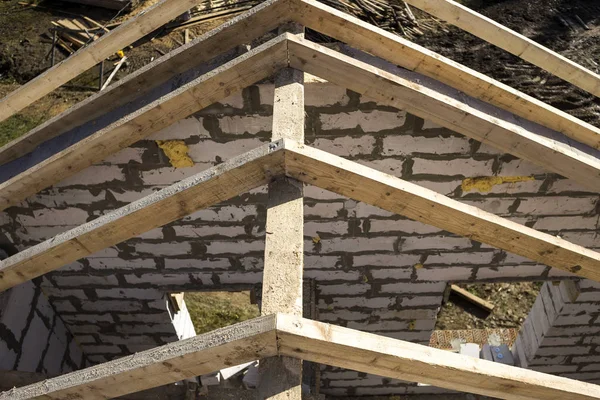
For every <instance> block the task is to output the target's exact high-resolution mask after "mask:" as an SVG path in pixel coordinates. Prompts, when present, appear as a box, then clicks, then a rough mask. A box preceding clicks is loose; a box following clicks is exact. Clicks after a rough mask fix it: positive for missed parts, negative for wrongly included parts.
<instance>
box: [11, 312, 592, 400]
mask: <svg viewBox="0 0 600 400" xmlns="http://www.w3.org/2000/svg"><path fill="white" fill-rule="evenodd" d="M275 355H280V356H290V357H294V358H299V359H303V360H308V361H314V362H318V363H323V364H326V365H332V366H336V367H342V368H350V369H354V370H357V371H361V372H366V373H371V374H376V375H380V376H383V377H388V378H395V379H402V380H406V381H412V382H420V383H429V384H433V385H436V386H439V387H442V388H447V389H452V390H459V391H465V392H469V393H476V394H481V395H487V396H493V397H495V398H500V399H511V400H513V399H520V400H533V399H549V400H563V399H573V400H584V399H585V400H590V399H600V386H597V385H592V384H589V383H584V382H580V381H575V380H571V379H566V378H561V377H557V376H553V375H548V374H543V373H540V372H535V371H530V370H526V369H522V368H516V367H510V366H507V365H502V364H497V363H494V362H490V361H485V360H479V359H475V358H472V357H469V356H464V355H460V354H454V353H450V352H447V351H444V350H438V349H434V348H431V347H427V346H423V345H419V344H414V343H409V342H405V341H402V340H397V339H391V338H386V337H382V336H378V335H374V334H371V333H365V332H360V331H357V330H353V329H348V328H343V327H339V326H334V325H329V324H325V323H322V322H317V321H312V320H309V319H304V318H300V317H294V316H289V315H285V314H274V315H269V316H265V317H259V318H256V319H253V320H249V321H245V322H242V323H239V324H236V325H232V326H229V327H226V328H221V329H218V330H216V331H213V332H210V333H207V334H204V335H199V336H196V337H194V338H191V339H186V340H182V341H179V342H175V343H170V344H167V345H164V346H160V347H157V348H154V349H151V350H147V351H144V352H141V353H137V354H135V355H131V356H128V357H123V358H120V359H118V360H115V361H110V362H107V363H104V364H100V365H97V366H94V367H90V368H86V369H83V370H80V371H76V372H71V373H69V374H66V375H63V376H60V377H57V378H52V379H48V380H45V381H43V382H40V383H35V384H33V385H29V386H25V387H23V388H18V389H13V390H11V391H8V392H4V393H0V400H8V399H11V400H25V399H31V398H43V399H73V398H85V399H92V400H93V399H105V398H112V397H118V396H122V395H125V394H128V393H132V392H136V391H140V390H144V389H149V388H152V387H156V386H160V385H164V384H168V383H172V382H176V381H179V380H182V379H185V378H190V377H194V376H198V375H199V374H202V373H208V372H212V371H216V370H219V369H220V368H223V367H224V366H228V365H237V364H242V363H244V362H248V361H252V360H255V359H260V358H264V357H271V356H275Z"/></svg>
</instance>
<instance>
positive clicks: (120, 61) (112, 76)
mask: <svg viewBox="0 0 600 400" xmlns="http://www.w3.org/2000/svg"><path fill="white" fill-rule="evenodd" d="M125 61H127V56H123V58H121V59H120V60H119V62H118V63H117V65H115V69H113V71H112V72H111V73H110V75H109V76H108V78H107V79H106V82H104V85H102V88H101V89H100V90H104V89H106V88H107V87H108V85H110V82H111V81H112V80H113V78H114V77H115V75H116V74H117V72H119V69H121V66H122V65H123V63H124V62H125Z"/></svg>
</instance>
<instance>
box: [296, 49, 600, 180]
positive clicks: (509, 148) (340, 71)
mask: <svg viewBox="0 0 600 400" xmlns="http://www.w3.org/2000/svg"><path fill="white" fill-rule="evenodd" d="M288 42H289V44H288V48H289V54H290V65H291V66H292V67H294V68H299V69H302V70H304V71H305V72H308V73H310V74H313V75H316V76H318V77H320V78H323V79H326V80H328V81H330V82H332V83H335V84H337V85H341V86H343V87H347V88H349V89H351V90H354V91H355V92H358V93H361V94H363V95H366V96H368V97H370V98H373V99H375V100H377V101H378V102H380V103H381V104H387V105H390V106H393V107H396V108H400V109H403V110H406V111H408V112H410V113H412V114H415V115H417V116H419V117H422V118H425V119H429V120H431V121H433V122H435V123H437V124H439V125H442V126H444V127H446V128H448V129H451V130H453V131H456V132H459V133H461V134H464V135H466V136H468V137H471V138H474V139H476V140H479V141H481V142H483V143H486V144H489V145H491V146H493V147H496V148H498V149H500V150H503V151H505V152H507V153H510V154H513V155H515V156H517V157H520V158H523V159H525V160H528V161H531V162H532V163H534V164H537V165H540V166H543V167H544V168H546V169H548V170H549V171H553V172H556V173H558V174H561V175H563V176H566V177H568V178H571V179H573V180H575V181H577V182H578V183H580V184H581V185H583V186H585V187H587V188H590V189H592V190H594V191H597V190H598V188H600V152H598V151H596V150H592V153H591V154H590V153H587V152H584V151H581V150H578V149H576V148H574V147H571V146H570V145H568V144H565V143H561V142H559V141H557V140H554V139H553V138H551V137H546V136H543V135H542V134H539V133H537V132H535V131H533V130H530V128H531V129H533V128H535V126H534V127H530V126H528V125H527V124H520V123H519V121H517V120H516V119H515V118H514V116H513V115H512V114H508V113H504V114H503V113H499V111H501V110H498V109H496V108H493V107H489V105H485V104H484V103H480V102H477V100H475V99H468V98H464V96H461V94H460V92H456V93H448V94H446V93H443V92H440V91H438V90H436V89H435V88H430V87H427V86H425V85H423V84H421V83H420V82H419V81H416V80H411V79H409V78H407V77H403V76H400V75H396V74H393V73H390V72H386V71H384V70H382V69H379V68H377V67H374V66H372V65H370V64H368V63H366V62H362V61H359V60H356V59H355V58H352V57H349V56H346V55H343V54H340V53H339V52H336V51H334V50H331V49H328V48H326V47H324V46H320V45H318V44H316V43H313V42H310V41H308V40H304V39H300V38H295V37H290V38H289V39H288ZM590 150H591V149H590Z"/></svg>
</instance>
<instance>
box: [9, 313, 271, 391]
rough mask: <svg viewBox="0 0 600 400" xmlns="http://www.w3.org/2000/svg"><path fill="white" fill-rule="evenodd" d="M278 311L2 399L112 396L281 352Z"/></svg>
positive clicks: (36, 385) (40, 383)
mask: <svg viewBox="0 0 600 400" xmlns="http://www.w3.org/2000/svg"><path fill="white" fill-rule="evenodd" d="M275 323H276V317H275V316H274V315H269V316H264V317H258V318H255V319H251V320H248V321H244V322H241V323H239V324H235V325H231V326H228V327H226V328H221V329H217V330H215V331H212V332H209V333H206V334H203V335H198V336H195V337H193V338H190V339H185V340H180V341H178V342H174V343H170V344H167V345H164V346H160V347H156V348H154V349H151V350H147V351H143V352H141V353H137V354H133V355H130V356H126V357H123V358H119V359H117V360H114V361H110V362H107V363H103V364H99V365H96V366H93V367H90V368H85V369H82V370H79V371H75V372H71V373H68V374H65V375H61V376H59V377H56V378H51V379H47V380H45V381H43V382H39V383H35V384H33V385H29V386H25V387H22V388H18V389H12V390H9V391H7V392H3V393H0V400H26V399H48V400H49V399H53V400H59V399H60V400H67V399H86V400H100V399H102V400H103V399H112V398H115V397H119V396H123V395H126V394H129V393H135V392H138V391H141V390H145V389H150V388H153V387H157V386H161V385H166V384H169V383H174V382H177V381H180V380H183V379H186V378H192V377H196V376H199V375H202V374H206V373H209V372H213V371H218V370H220V369H222V368H225V367H228V366H231V365H238V364H242V363H246V362H249V361H254V360H256V359H260V358H263V357H270V356H274V355H276V354H277V343H276V336H275V335H276V333H275Z"/></svg>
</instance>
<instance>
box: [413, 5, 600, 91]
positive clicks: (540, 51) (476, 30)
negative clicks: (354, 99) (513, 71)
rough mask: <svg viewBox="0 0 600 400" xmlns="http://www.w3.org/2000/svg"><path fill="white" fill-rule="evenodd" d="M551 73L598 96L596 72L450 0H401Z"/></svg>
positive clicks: (598, 83) (598, 76) (599, 83)
mask: <svg viewBox="0 0 600 400" xmlns="http://www.w3.org/2000/svg"><path fill="white" fill-rule="evenodd" d="M405 1H406V2H407V3H408V4H410V5H412V6H414V7H416V8H419V9H421V10H423V11H425V12H427V13H429V14H431V15H433V16H434V17H437V18H439V19H442V20H444V21H446V22H448V23H450V24H452V25H454V26H457V27H459V28H461V29H463V30H465V31H467V32H469V33H471V34H473V35H475V36H477V37H479V38H481V39H483V40H485V41H486V42H488V43H491V44H493V45H495V46H497V47H499V48H501V49H504V50H506V51H508V52H509V53H511V54H514V55H515V56H517V57H519V58H521V59H523V60H525V61H527V62H530V63H531V64H533V65H536V66H538V67H540V68H542V69H544V70H546V71H548V72H550V73H551V74H553V75H556V76H558V77H559V78H561V79H563V80H565V81H567V82H569V83H571V84H573V85H575V86H577V87H579V88H581V89H583V90H585V91H586V92H589V93H591V94H593V95H594V96H596V97H600V75H598V74H596V73H594V72H592V71H590V70H589V69H587V68H584V67H583V66H581V65H579V64H577V63H576V62H574V61H571V60H569V59H568V58H566V57H563V56H561V55H560V54H558V53H556V52H554V51H552V50H550V49H548V48H546V47H544V46H542V45H541V44H539V43H536V42H534V41H533V40H531V39H529V38H527V37H525V36H523V35H521V34H519V33H517V32H515V31H513V30H511V29H508V28H507V27H505V26H504V25H502V24H499V23H498V22H496V21H494V20H492V19H490V18H487V17H485V16H483V15H481V14H479V13H477V12H475V11H473V10H471V9H470V8H468V7H465V6H463V5H462V4H459V3H457V2H455V1H452V0H405Z"/></svg>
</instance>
